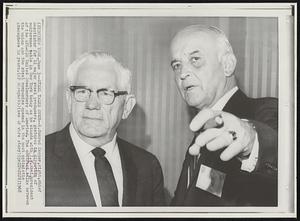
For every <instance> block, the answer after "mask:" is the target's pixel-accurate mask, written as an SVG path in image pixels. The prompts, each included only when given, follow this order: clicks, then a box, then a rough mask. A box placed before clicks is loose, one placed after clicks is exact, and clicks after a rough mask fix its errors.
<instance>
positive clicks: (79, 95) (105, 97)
mask: <svg viewBox="0 0 300 221" xmlns="http://www.w3.org/2000/svg"><path fill="white" fill-rule="evenodd" d="M69 88H70V90H71V91H72V92H73V93H74V97H75V100H76V101H78V102H85V101H87V100H88V99H90V97H91V93H92V92H93V90H91V89H89V88H87V87H85V86H70V87H69ZM95 92H96V93H97V96H98V99H99V100H100V102H102V103H103V104H106V105H110V104H112V103H113V102H114V101H115V98H116V97H117V96H120V95H125V94H128V92H127V91H118V92H115V91H114V90H110V89H105V88H102V89H98V90H96V91H95Z"/></svg>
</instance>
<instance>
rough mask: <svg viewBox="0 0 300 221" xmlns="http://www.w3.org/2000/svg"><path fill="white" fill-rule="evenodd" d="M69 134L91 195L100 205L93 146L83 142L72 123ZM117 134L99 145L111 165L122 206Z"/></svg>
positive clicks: (121, 174) (121, 180) (121, 177)
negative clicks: (107, 141) (109, 140)
mask: <svg viewBox="0 0 300 221" xmlns="http://www.w3.org/2000/svg"><path fill="white" fill-rule="evenodd" d="M69 130H70V134H71V138H72V141H73V144H74V146H75V149H76V152H77V155H78V157H79V159H80V162H81V165H82V168H83V171H84V174H85V176H86V178H87V180H88V183H89V186H90V188H91V191H92V194H93V197H94V199H95V202H96V205H97V206H99V207H100V206H102V205H101V197H100V192H99V187H98V181H97V175H96V170H95V157H94V155H93V153H92V152H91V151H92V150H93V149H94V148H95V147H93V146H91V145H89V144H87V143H85V142H84V141H83V140H82V139H81V138H80V137H79V136H78V134H77V132H76V131H75V129H74V126H73V124H72V123H71V124H70V128H69ZM116 137H117V134H115V136H114V138H113V139H112V141H111V142H109V143H107V144H105V145H103V146H101V148H102V149H103V150H105V152H106V153H105V157H106V158H107V160H108V162H109V163H110V165H111V168H112V171H113V174H114V178H115V180H116V184H117V188H118V200H119V205H120V206H122V199H123V172H122V165H121V158H120V153H119V148H118V144H117V143H116Z"/></svg>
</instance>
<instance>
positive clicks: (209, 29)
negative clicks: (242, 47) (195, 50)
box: [173, 25, 234, 61]
mask: <svg viewBox="0 0 300 221" xmlns="http://www.w3.org/2000/svg"><path fill="white" fill-rule="evenodd" d="M195 32H204V33H212V34H214V35H215V37H216V39H217V45H218V51H219V53H218V59H219V60H220V61H221V59H222V56H223V55H225V54H232V55H233V56H234V53H233V49H232V47H231V44H230V43H229V41H228V39H227V37H226V35H225V33H224V32H223V31H222V30H221V29H219V28H217V27H215V26H204V25H190V26H187V27H185V28H184V29H182V30H180V31H179V32H178V33H177V34H176V35H175V37H174V38H173V39H175V38H177V37H178V36H181V35H185V34H188V33H195Z"/></svg>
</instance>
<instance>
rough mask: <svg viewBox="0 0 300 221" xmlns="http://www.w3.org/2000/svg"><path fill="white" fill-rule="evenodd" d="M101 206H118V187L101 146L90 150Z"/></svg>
mask: <svg viewBox="0 0 300 221" xmlns="http://www.w3.org/2000/svg"><path fill="white" fill-rule="evenodd" d="M92 153H93V154H94V156H95V170H96V175H97V180H98V186H99V191H100V197H101V204H102V206H119V202H118V189H117V185H116V181H115V178H114V175H113V172H112V169H111V166H110V164H109V162H108V160H107V159H106V157H105V156H104V155H105V151H104V150H103V149H101V148H95V149H93V150H92Z"/></svg>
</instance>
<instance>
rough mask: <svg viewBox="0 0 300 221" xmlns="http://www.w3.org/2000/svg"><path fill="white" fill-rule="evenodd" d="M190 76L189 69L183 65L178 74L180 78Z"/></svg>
mask: <svg viewBox="0 0 300 221" xmlns="http://www.w3.org/2000/svg"><path fill="white" fill-rule="evenodd" d="M190 76H191V70H190V69H189V68H187V67H186V66H183V67H182V69H181V72H180V75H179V77H180V80H184V79H186V78H187V77H190Z"/></svg>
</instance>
